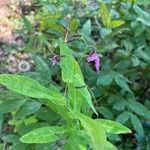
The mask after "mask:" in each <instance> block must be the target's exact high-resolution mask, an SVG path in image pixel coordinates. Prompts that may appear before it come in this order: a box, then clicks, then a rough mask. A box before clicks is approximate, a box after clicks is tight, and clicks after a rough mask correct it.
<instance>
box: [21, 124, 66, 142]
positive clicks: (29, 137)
mask: <svg viewBox="0 0 150 150" xmlns="http://www.w3.org/2000/svg"><path fill="white" fill-rule="evenodd" d="M65 131H66V130H65V128H63V127H58V126H53V127H42V128H38V129H35V130H33V131H31V132H29V133H27V134H25V135H24V136H22V137H21V138H20V141H21V142H22V143H50V142H54V141H56V140H58V139H59V138H60V137H61V135H62V134H63V133H64V132H65Z"/></svg>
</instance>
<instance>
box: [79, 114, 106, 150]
mask: <svg viewBox="0 0 150 150" xmlns="http://www.w3.org/2000/svg"><path fill="white" fill-rule="evenodd" d="M78 119H79V120H80V121H81V124H82V126H83V127H84V129H85V131H86V133H87V134H88V136H89V137H90V139H91V142H92V145H93V148H94V150H103V149H104V148H105V147H106V145H105V144H106V142H107V141H106V133H105V131H104V129H103V126H102V124H101V123H98V122H97V121H95V120H93V119H91V118H89V117H87V116H85V115H82V114H80V115H79V116H78Z"/></svg>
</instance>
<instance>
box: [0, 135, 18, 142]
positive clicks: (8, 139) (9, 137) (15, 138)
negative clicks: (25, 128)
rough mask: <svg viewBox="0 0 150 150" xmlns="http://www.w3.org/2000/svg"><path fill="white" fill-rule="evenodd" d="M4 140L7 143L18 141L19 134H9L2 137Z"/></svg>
mask: <svg viewBox="0 0 150 150" xmlns="http://www.w3.org/2000/svg"><path fill="white" fill-rule="evenodd" d="M2 140H3V141H4V142H7V143H16V142H18V140H19V136H18V135H16V134H9V135H5V136H3V137H2Z"/></svg>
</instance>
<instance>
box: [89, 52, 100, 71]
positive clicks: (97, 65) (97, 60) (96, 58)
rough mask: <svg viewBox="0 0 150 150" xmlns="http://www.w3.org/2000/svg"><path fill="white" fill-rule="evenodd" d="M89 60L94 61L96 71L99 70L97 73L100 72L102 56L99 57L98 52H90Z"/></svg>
mask: <svg viewBox="0 0 150 150" xmlns="http://www.w3.org/2000/svg"><path fill="white" fill-rule="evenodd" d="M87 62H88V63H90V62H94V66H95V69H96V72H97V73H98V72H99V70H100V58H99V56H98V55H97V53H96V52H94V53H92V54H90V55H89V56H88V57H87Z"/></svg>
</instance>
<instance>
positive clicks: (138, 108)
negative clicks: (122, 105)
mask: <svg viewBox="0 0 150 150" xmlns="http://www.w3.org/2000/svg"><path fill="white" fill-rule="evenodd" d="M127 104H128V107H129V108H130V109H131V110H132V111H134V112H135V113H136V114H138V115H140V116H142V117H144V118H145V119H150V110H148V109H147V108H146V107H145V106H144V105H142V104H141V103H139V102H137V101H135V100H129V101H128V103H127Z"/></svg>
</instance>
